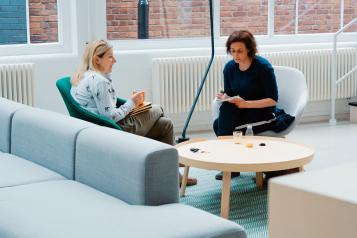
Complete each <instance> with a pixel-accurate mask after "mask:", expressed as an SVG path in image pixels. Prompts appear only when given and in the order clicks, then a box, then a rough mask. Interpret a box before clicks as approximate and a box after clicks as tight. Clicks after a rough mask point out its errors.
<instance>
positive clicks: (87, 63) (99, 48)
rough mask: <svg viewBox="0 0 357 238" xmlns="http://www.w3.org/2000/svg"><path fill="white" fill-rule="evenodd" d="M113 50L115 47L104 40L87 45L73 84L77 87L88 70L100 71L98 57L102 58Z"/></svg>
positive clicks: (72, 80)
mask: <svg viewBox="0 0 357 238" xmlns="http://www.w3.org/2000/svg"><path fill="white" fill-rule="evenodd" d="M112 48H113V46H111V45H110V44H109V43H108V42H106V41H104V40H95V41H92V42H90V43H89V44H87V46H86V48H85V50H84V52H83V55H82V59H81V63H80V64H79V66H78V68H77V71H76V72H75V74H74V75H73V77H72V79H71V84H72V85H77V84H78V83H79V82H80V81H81V80H82V78H83V75H84V73H85V72H86V71H87V70H94V71H99V68H98V65H97V64H96V63H95V62H96V59H97V58H98V57H99V58H102V57H103V55H104V54H105V53H106V52H107V51H108V50H110V49H112Z"/></svg>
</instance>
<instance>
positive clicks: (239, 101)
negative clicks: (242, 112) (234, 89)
mask: <svg viewBox="0 0 357 238" xmlns="http://www.w3.org/2000/svg"><path fill="white" fill-rule="evenodd" d="M228 102H229V103H233V104H235V105H236V106H237V107H238V108H245V107H246V105H247V101H246V100H244V99H243V98H241V97H238V98H233V99H232V100H229V101H228Z"/></svg>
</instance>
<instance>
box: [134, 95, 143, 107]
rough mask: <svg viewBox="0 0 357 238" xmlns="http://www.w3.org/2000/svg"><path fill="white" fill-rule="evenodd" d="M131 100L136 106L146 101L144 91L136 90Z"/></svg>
mask: <svg viewBox="0 0 357 238" xmlns="http://www.w3.org/2000/svg"><path fill="white" fill-rule="evenodd" d="M131 100H133V102H134V104H135V106H136V107H137V106H139V105H141V104H142V103H143V102H144V92H138V93H137V92H134V93H133V94H132V95H131Z"/></svg>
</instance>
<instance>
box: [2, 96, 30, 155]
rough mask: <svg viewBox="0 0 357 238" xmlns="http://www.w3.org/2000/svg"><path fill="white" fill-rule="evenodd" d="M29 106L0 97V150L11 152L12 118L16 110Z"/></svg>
mask: <svg viewBox="0 0 357 238" xmlns="http://www.w3.org/2000/svg"><path fill="white" fill-rule="evenodd" d="M25 107H27V106H26V105H23V104H20V103H16V102H13V101H10V100H7V99H5V98H1V97H0V151H2V152H6V153H9V152H10V135H11V120H12V116H13V115H14V113H15V111H17V110H19V109H21V108H25Z"/></svg>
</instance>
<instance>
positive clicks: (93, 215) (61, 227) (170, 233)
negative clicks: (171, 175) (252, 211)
mask: <svg viewBox="0 0 357 238" xmlns="http://www.w3.org/2000/svg"><path fill="white" fill-rule="evenodd" d="M0 200H1V202H0V214H1V216H0V237H2V238H10V237H11V238H13V237H21V238H30V237H31V238H32V237H33V238H34V237H36V238H48V237H51V238H56V237H61V238H62V237H86V238H91V237H93V238H94V237H95V238H97V237H106V238H111V237H113V238H114V237H115V238H117V237H125V238H126V237H135V238H136V237H146V238H150V237H153V238H160V237H165V238H170V237H186V238H190V237H238V238H240V237H242V238H245V237H246V236H245V232H244V230H243V228H242V227H240V226H239V225H237V224H235V223H233V222H231V221H228V220H225V219H222V218H220V217H217V216H215V215H212V214H209V213H207V212H204V211H201V210H198V209H195V208H192V207H189V206H185V205H181V204H170V205H163V206H156V207H150V206H132V205H127V204H125V203H124V202H122V201H120V200H118V199H116V198H114V197H112V196H109V195H107V194H104V193H101V192H99V191H97V190H94V189H92V188H90V187H88V186H85V185H83V184H80V183H78V182H75V181H70V180H62V181H60V180H59V181H50V182H43V183H36V184H29V185H24V186H16V187H9V188H2V189H0Z"/></svg>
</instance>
